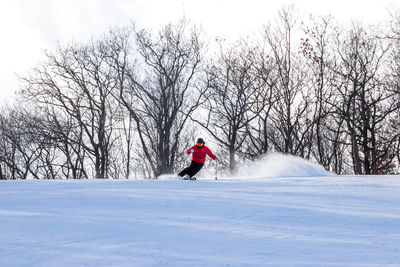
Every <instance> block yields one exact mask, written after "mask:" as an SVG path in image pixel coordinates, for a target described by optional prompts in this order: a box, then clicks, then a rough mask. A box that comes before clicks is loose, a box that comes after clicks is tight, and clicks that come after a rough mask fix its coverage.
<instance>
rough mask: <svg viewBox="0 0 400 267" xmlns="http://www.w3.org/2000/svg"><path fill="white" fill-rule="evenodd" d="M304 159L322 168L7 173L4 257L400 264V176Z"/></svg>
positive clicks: (105, 262)
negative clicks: (145, 176) (325, 166)
mask: <svg viewBox="0 0 400 267" xmlns="http://www.w3.org/2000/svg"><path fill="white" fill-rule="evenodd" d="M294 160H295V161H296V159H294ZM287 163H290V164H292V165H293V164H294V163H293V162H291V161H290V160H288V162H287ZM304 164H305V165H304ZM296 166H297V167H299V168H300V167H301V166H303V168H300V169H303V171H305V172H308V171H309V172H311V174H310V175H309V176H305V175H304V174H305V173H301V175H297V176H296V175H286V174H285V173H283V172H282V170H283V169H284V168H283V169H281V170H280V171H279V172H280V173H281V174H282V175H281V176H276V177H271V176H269V175H268V173H264V174H265V177H262V176H259V177H256V176H254V177H243V176H242V177H240V175H238V176H237V177H225V178H221V179H220V180H218V181H214V180H211V179H210V180H206V179H207V177H205V178H204V180H201V179H200V180H198V181H180V180H136V181H132V180H81V181H1V182H0V266H159V265H170V266H226V265H230V266H385V265H386V266H399V265H400V242H399V240H400V232H399V229H400V227H399V226H400V177H399V176H368V177H366V176H335V175H327V174H326V173H325V174H324V173H322V174H321V173H320V172H318V173H319V174H320V175H319V176H318V175H312V174H316V172H315V171H316V169H315V168H314V167H315V165H312V166H314V167H312V166H311V165H307V163H304V162H301V161H300V162H298V164H297V165H296ZM275 167H276V168H275V171H277V170H278V169H279V168H278V166H276V165H275ZM286 167H287V169H290V168H288V166H286ZM292 167H294V166H292ZM269 168H272V166H270V167H269ZM316 168H317V169H318V168H319V167H318V166H317V167H316ZM260 169H262V167H260ZM260 169H259V170H260ZM300 169H299V170H300ZM253 170H254V168H253ZM299 170H298V171H297V173H299V172H300V171H299ZM265 171H266V170H265ZM275 174H276V173H275ZM284 176H286V177H284ZM300 176H301V177H300Z"/></svg>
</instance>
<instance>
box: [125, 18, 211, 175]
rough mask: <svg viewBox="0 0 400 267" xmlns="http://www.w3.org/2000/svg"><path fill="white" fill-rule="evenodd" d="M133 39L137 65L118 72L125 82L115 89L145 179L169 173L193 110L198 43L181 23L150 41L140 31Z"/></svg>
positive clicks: (147, 34) (199, 55) (196, 35)
mask: <svg viewBox="0 0 400 267" xmlns="http://www.w3.org/2000/svg"><path fill="white" fill-rule="evenodd" d="M134 38H135V41H136V45H137V51H138V53H139V55H138V57H137V58H136V60H137V62H139V63H140V65H139V64H138V65H137V66H136V68H135V67H134V66H132V65H131V66H130V67H128V68H127V67H124V68H125V70H126V72H125V74H126V75H127V77H128V78H129V81H127V82H126V84H125V85H124V86H121V87H120V88H119V89H120V98H121V100H122V103H123V104H124V106H125V107H126V108H127V109H128V110H129V112H130V115H131V117H132V118H133V119H134V121H135V127H136V131H137V135H138V138H139V140H140V145H141V146H140V148H141V150H142V153H143V157H144V158H145V160H146V164H147V166H148V167H149V168H150V170H151V175H150V177H158V176H159V175H160V174H164V173H172V172H173V171H174V165H175V161H176V159H177V153H178V152H179V149H181V148H180V136H181V135H182V132H183V131H184V127H185V125H186V122H187V120H188V118H189V116H190V114H192V112H193V111H194V110H195V109H196V108H197V107H198V106H199V103H200V100H201V97H202V89H201V88H199V86H198V85H197V83H198V75H199V71H200V70H201V68H200V67H201V60H202V50H203V43H202V41H201V39H200V34H199V32H198V31H197V30H196V29H195V28H194V27H190V25H189V23H188V22H187V21H185V20H182V21H180V22H179V23H177V24H169V25H167V26H166V27H164V28H163V29H162V30H160V32H159V33H158V36H156V37H155V36H153V35H152V34H151V33H150V32H149V31H146V30H140V31H136V32H135V36H134ZM139 66H140V67H139ZM131 99H132V101H131Z"/></svg>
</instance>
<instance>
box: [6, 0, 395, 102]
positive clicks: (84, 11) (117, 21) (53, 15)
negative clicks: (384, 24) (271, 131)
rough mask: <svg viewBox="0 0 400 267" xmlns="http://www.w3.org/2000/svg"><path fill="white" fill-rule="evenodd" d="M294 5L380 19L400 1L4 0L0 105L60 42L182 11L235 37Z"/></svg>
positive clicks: (155, 23)
mask: <svg viewBox="0 0 400 267" xmlns="http://www.w3.org/2000/svg"><path fill="white" fill-rule="evenodd" d="M292 3H294V4H295V7H296V9H297V10H298V11H299V12H300V15H301V16H302V18H304V19H306V18H307V15H308V14H310V13H312V14H314V15H327V14H331V15H333V16H334V17H335V18H336V19H337V20H339V21H343V22H348V21H351V20H359V21H364V22H366V23H375V22H380V21H383V20H385V19H387V18H388V13H389V10H394V9H400V1H399V0H334V1H333V0H330V1H324V0H291V1H289V0H2V1H1V7H0V38H1V39H0V105H2V104H3V103H5V102H7V101H10V100H11V99H12V96H13V95H14V92H15V91H16V90H17V88H18V80H17V78H16V75H15V74H16V73H17V74H25V73H27V71H28V70H29V69H30V68H32V67H33V66H34V65H35V64H36V63H38V62H39V61H40V60H41V59H43V50H46V49H47V50H52V49H54V48H55V47H56V45H57V43H58V42H60V43H62V44H65V43H69V42H71V41H78V42H85V41H86V40H88V39H90V38H91V37H93V36H101V35H102V34H104V33H105V32H107V30H108V29H109V28H110V27H112V26H124V25H128V24H130V22H131V21H135V22H136V23H137V25H138V26H139V27H146V28H151V29H158V28H159V27H160V26H162V25H164V24H166V23H168V22H173V21H176V20H177V19H179V18H181V17H182V16H183V14H184V15H185V16H186V17H187V18H189V19H191V20H192V21H194V22H196V23H200V24H202V25H203V28H204V30H205V32H206V34H207V35H209V36H217V35H220V36H224V37H228V38H235V37H237V36H240V35H248V34H251V33H254V32H257V31H258V30H259V29H260V27H261V26H262V25H263V24H265V23H267V22H269V21H273V20H274V17H275V16H276V14H277V10H278V9H280V8H281V7H282V6H284V5H288V4H292Z"/></svg>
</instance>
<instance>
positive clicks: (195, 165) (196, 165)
mask: <svg viewBox="0 0 400 267" xmlns="http://www.w3.org/2000/svg"><path fill="white" fill-rule="evenodd" d="M192 163H193V164H191V165H190V167H191V168H190V170H188V173H187V174H189V176H190V178H192V177H193V176H194V175H195V174H196V173H198V172H199V171H200V170H201V168H203V166H204V164H202V163H198V162H192Z"/></svg>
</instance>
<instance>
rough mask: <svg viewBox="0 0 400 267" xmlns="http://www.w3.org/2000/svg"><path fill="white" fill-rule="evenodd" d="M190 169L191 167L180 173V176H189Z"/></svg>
mask: <svg viewBox="0 0 400 267" xmlns="http://www.w3.org/2000/svg"><path fill="white" fill-rule="evenodd" d="M189 169H190V167H186V168H184V169H183V170H182V171H181V172H180V173H178V176H180V177H183V176H185V175H186V174H188V171H189Z"/></svg>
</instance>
